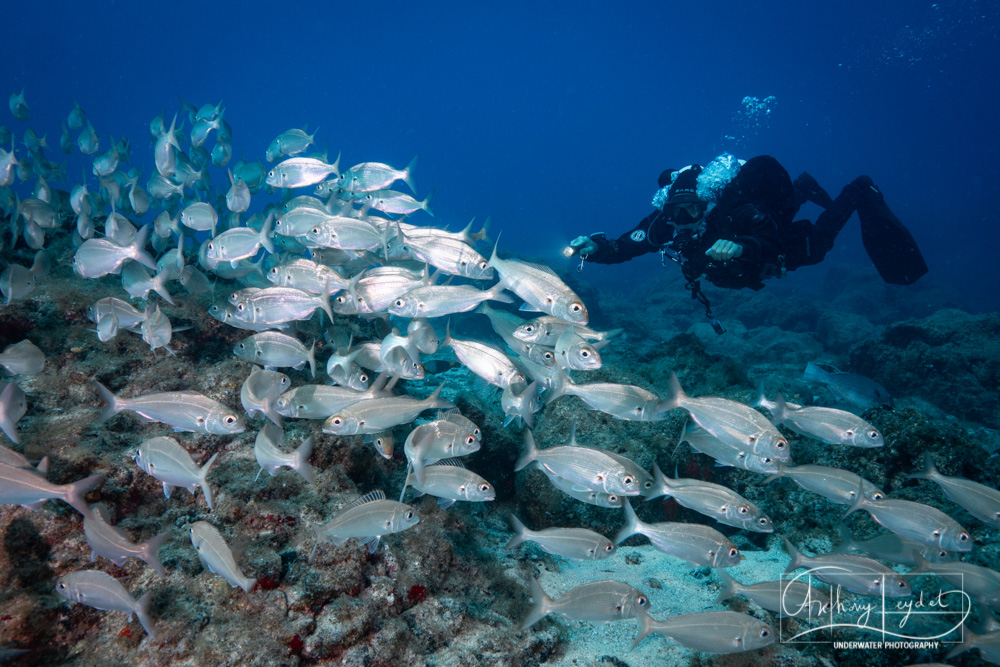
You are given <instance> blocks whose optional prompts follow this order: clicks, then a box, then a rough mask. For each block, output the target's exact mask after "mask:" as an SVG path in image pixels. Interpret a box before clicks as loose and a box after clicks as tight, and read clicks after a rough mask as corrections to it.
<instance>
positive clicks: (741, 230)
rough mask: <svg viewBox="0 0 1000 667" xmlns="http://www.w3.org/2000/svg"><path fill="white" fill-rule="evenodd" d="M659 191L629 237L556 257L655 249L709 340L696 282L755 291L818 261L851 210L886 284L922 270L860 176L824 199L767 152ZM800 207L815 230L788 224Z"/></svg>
mask: <svg viewBox="0 0 1000 667" xmlns="http://www.w3.org/2000/svg"><path fill="white" fill-rule="evenodd" d="M659 187H660V188H661V189H660V190H659V191H658V192H657V193H656V196H655V197H654V198H653V206H654V207H655V208H656V209H657V210H655V211H654V212H653V213H651V214H650V215H648V216H646V217H645V218H643V219H642V220H641V221H640V222H639V224H638V225H636V226H635V228H633V229H632V230H631V231H629V232H626V233H625V234H623V235H622V236H620V237H619V238H617V239H609V238H607V237H606V236H605V235H604V233H603V232H599V233H596V234H591V235H590V236H579V237H577V238H575V239H573V241H572V242H571V243H570V245H568V246H566V248H564V249H563V254H564V255H565V256H567V257H572V256H573V255H579V256H580V257H581V259H582V260H583V261H588V262H597V263H599V264H617V263H619V262H624V261H627V260H630V259H632V258H633V257H637V256H639V255H644V254H646V253H650V252H653V251H659V252H660V253H661V256H662V257H663V258H664V261H665V260H666V259H668V258H669V259H671V260H673V261H675V262H677V264H679V265H680V267H681V272H682V273H683V275H684V279H685V280H686V281H687V288H688V289H689V290H690V291H691V297H692V298H693V299H696V300H698V301H699V302H700V303H701V304H702V305H704V306H705V313H706V315H707V316H708V318H709V319H710V320H712V324H713V326H714V327H715V329H716V331H717V332H718V333H722V332H723V331H725V329H724V328H722V325H721V324H720V323H719V322H718V320H716V319H715V318H714V317H713V315H712V311H711V308H710V306H709V302H708V299H707V298H706V297H705V295H704V294H703V293H702V291H701V285H700V278H701V277H703V276H704V277H705V278H706V279H707V280H708V281H709V282H711V283H712V284H713V285H716V286H718V287H728V288H732V289H740V288H743V287H749V288H750V289H753V290H759V289H761V288H762V287H764V282H763V281H764V280H766V279H768V278H773V277H784V276H785V274H786V272H788V271H792V270H795V269H797V268H799V267H800V266H809V265H811V264H817V263H819V262H820V261H822V259H823V258H824V257H825V256H826V254H827V253H828V252H829V251H830V249H831V248H833V242H834V239H836V238H837V234H838V233H840V230H841V229H842V228H843V226H844V224H845V223H846V222H847V220H848V219H849V218H850V217H851V215H852V214H853V213H854V212H855V211H857V213H858V218H859V219H860V220H861V238H862V242H863V243H864V246H865V249H866V250H867V252H868V256H869V257H870V258H871V260H872V263H874V265H875V268H876V269H877V270H878V272H879V275H881V276H882V279H883V280H884V281H885V282H887V283H893V284H897V285H910V284H912V283H914V282H916V280H917V279H918V278H920V276H922V275H924V274H925V273H927V265H926V264H925V263H924V258H923V255H921V253H920V249H919V248H918V247H917V244H916V241H915V240H914V239H913V236H912V235H911V234H910V232H909V231H908V230H907V229H906V227H904V226H903V223H901V222H900V221H899V218H897V217H896V216H895V215H894V214H893V213H892V211H891V210H889V207H888V206H887V205H886V203H885V199H884V198H883V197H882V193H881V192H880V191H879V189H878V188H877V187H876V186H875V184H874V183H872V179H871V178H869V177H868V176H859V177H858V178H856V179H854V181H852V182H851V183H848V184H847V185H846V186H844V189H843V190H842V191H841V193H840V195H839V196H838V197H837V198H836V199H832V198H831V197H830V195H829V194H827V193H826V191H825V190H823V188H822V187H820V185H819V184H818V183H817V182H816V179H814V178H813V177H812V176H810V175H809V174H807V173H805V172H803V173H802V174H801V175H800V176H799V177H798V178H796V179H795V182H794V183H793V182H792V179H791V177H789V175H788V172H787V171H786V170H785V168H784V167H782V166H781V164H779V163H778V161H777V160H775V159H774V158H773V157H771V156H769V155H761V156H757V157H754V158H751V159H749V160H746V161H743V160H737V159H736V158H734V157H733V156H732V155H729V154H723V155H720V156H719V157H717V158H716V159H715V160H713V161H712V162H711V163H709V164H708V165H707V166H705V167H704V168H703V167H702V166H701V165H697V164H694V165H689V166H687V167H684V168H683V169H678V170H673V169H668V170H667V171H664V172H663V173H662V174H660V178H659ZM807 201H811V202H812V203H814V204H816V205H818V206H819V207H820V208H822V209H823V212H822V213H821V214H820V215H819V217H818V218H817V219H816V222H815V223H812V222H810V221H808V220H795V219H794V218H795V215H796V214H797V213H798V210H799V208H800V207H801V206H802V204H804V203H805V202H807ZM581 266H582V263H581Z"/></svg>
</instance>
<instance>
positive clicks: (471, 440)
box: [465, 435, 476, 445]
mask: <svg viewBox="0 0 1000 667" xmlns="http://www.w3.org/2000/svg"><path fill="white" fill-rule="evenodd" d="M465 444H467V445H474V444H476V439H475V438H473V437H472V436H471V435H470V436H469V437H468V438H466V439H465Z"/></svg>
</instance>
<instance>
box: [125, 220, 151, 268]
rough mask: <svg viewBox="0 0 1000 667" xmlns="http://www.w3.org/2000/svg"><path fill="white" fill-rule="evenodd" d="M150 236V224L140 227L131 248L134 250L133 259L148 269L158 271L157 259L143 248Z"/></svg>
mask: <svg viewBox="0 0 1000 667" xmlns="http://www.w3.org/2000/svg"><path fill="white" fill-rule="evenodd" d="M148 238H149V225H143V226H142V227H140V228H139V231H138V232H136V234H135V239H134V240H133V241H132V244H131V245H130V246H129V248H130V249H131V251H132V259H134V260H135V261H137V262H139V263H140V264H142V265H143V266H145V267H146V268H147V269H151V270H153V271H156V260H155V259H153V257H152V255H150V254H149V253H148V252H146V251H145V250H143V246H145V245H146V239H148Z"/></svg>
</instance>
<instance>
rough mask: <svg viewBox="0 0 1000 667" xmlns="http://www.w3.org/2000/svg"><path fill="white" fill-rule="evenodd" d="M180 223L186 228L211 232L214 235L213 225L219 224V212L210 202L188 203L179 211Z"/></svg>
mask: <svg viewBox="0 0 1000 667" xmlns="http://www.w3.org/2000/svg"><path fill="white" fill-rule="evenodd" d="M180 221H181V224H182V225H184V226H185V227H187V228H188V229H193V230H195V231H199V232H211V233H212V236H215V227H216V226H217V225H218V224H219V214H218V213H216V212H215V208H213V207H212V205H211V204H209V203H207V202H203V201H198V202H194V203H192V204H188V205H187V206H186V207H184V209H183V210H182V211H181V214H180Z"/></svg>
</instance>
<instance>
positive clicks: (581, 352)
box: [580, 350, 590, 359]
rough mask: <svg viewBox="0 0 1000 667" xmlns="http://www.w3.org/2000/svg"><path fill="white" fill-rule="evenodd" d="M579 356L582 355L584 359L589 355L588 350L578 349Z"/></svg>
mask: <svg viewBox="0 0 1000 667" xmlns="http://www.w3.org/2000/svg"><path fill="white" fill-rule="evenodd" d="M580 356H581V357H583V358H584V359H586V358H587V357H589V356H590V351H589V350H580Z"/></svg>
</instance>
